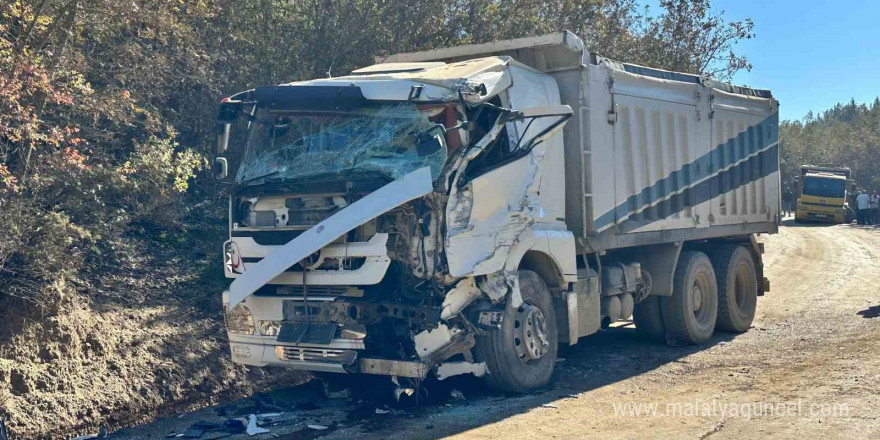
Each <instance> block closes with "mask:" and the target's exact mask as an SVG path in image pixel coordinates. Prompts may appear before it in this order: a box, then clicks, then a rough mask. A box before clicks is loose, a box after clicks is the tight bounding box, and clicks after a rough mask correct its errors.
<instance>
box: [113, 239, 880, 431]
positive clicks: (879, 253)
mask: <svg viewBox="0 0 880 440" xmlns="http://www.w3.org/2000/svg"><path fill="white" fill-rule="evenodd" d="M762 241H764V242H765V243H766V254H765V266H766V270H767V272H766V275H767V276H768V277H769V278H770V280H771V287H772V290H771V292H769V293H768V294H767V295H766V296H764V297H762V298H759V300H758V316H757V317H756V319H755V323H754V327H753V328H752V329H750V330H749V331H748V332H747V333H745V334H741V335H734V334H728V333H719V334H717V335H716V337H715V338H714V339H713V340H712V341H710V342H709V343H707V344H705V345H702V346H697V347H667V346H663V345H656V344H650V343H646V342H642V341H640V340H638V339H637V338H636V337H635V334H634V333H635V331H634V328H633V327H632V325H631V324H630V325H623V326H619V327H616V328H612V329H609V330H607V331H605V332H602V333H601V334H598V335H595V336H593V337H589V338H586V339H584V340H582V341H581V342H580V343H579V344H578V345H577V346H575V347H570V348H563V349H561V350H560V357H561V358H562V359H560V361H559V363H558V364H557V370H556V374H555V375H554V379H553V382H552V383H551V385H550V387H548V388H547V389H546V390H544V391H543V392H541V393H537V394H534V395H528V396H503V395H498V394H493V393H492V392H490V391H488V390H487V389H486V388H485V387H483V386H482V385H481V384H480V383H479V382H477V381H475V380H471V379H468V378H456V379H452V380H450V381H447V382H445V383H434V384H429V385H428V386H427V387H426V389H427V393H428V394H427V396H424V397H423V398H422V399H421V401H420V404H419V405H418V406H415V405H413V402H405V403H403V404H393V403H392V402H390V401H389V400H387V396H388V394H389V392H388V389H387V388H383V387H382V386H381V385H380V384H378V383H377V382H376V381H373V380H369V381H365V380H363V379H357V380H355V381H353V382H349V384H353V385H354V386H353V387H352V389H353V390H354V393H353V396H352V397H351V398H343V399H338V400H331V399H327V398H326V395H325V393H324V389H323V384H322V383H320V382H318V381H313V382H311V383H309V384H307V385H304V386H300V387H296V388H287V389H282V390H278V391H276V392H273V393H270V394H262V395H257V396H255V397H253V398H250V399H244V400H240V401H236V402H232V403H229V404H226V405H223V406H220V407H210V408H205V409H203V410H200V411H197V412H195V413H189V414H184V415H182V416H180V417H177V418H173V419H164V420H159V421H156V422H154V423H152V424H149V425H144V426H140V427H137V428H133V429H130V430H125V431H120V432H117V433H115V434H112V435H111V436H110V437H112V438H117V439H124V440H135V439H150V438H163V437H165V436H166V435H169V434H177V433H182V432H184V430H185V429H187V428H188V427H190V426H192V425H193V423H195V422H197V421H208V422H215V423H224V422H225V421H226V420H227V419H229V418H232V417H235V416H240V415H247V414H251V413H253V414H260V413H272V412H274V413H280V415H277V416H274V419H273V418H272V417H269V418H267V420H275V421H274V422H271V421H266V422H265V423H263V426H264V427H265V428H267V429H269V433H265V434H259V435H256V436H253V437H248V436H247V435H245V434H241V435H232V436H228V437H226V438H230V439H239V438H252V439H268V438H280V439H312V438H321V439H322V440H332V439H340V440H341V439H353V438H363V439H417V438H424V439H439V438H456V439H499V440H500V439H512V438H516V439H547V438H560V439H581V438H589V437H599V436H601V437H602V438H622V439H624V438H632V439H636V438H691V439H706V438H712V439H713V440H715V439H724V438H737V439H744V438H763V437H769V436H773V437H781V438H798V439H801V438H818V437H821V438H825V439H833V438H880V394H878V390H880V356H878V352H880V263H878V261H880V228H878V229H873V228H870V227H860V226H855V225H838V226H801V225H794V224H789V223H788V222H787V223H786V225H785V226H784V227H783V228H782V229H781V231H780V233H779V234H778V235H774V236H767V237H762ZM333 385H334V386H336V387H340V386H341V387H344V386H345V385H346V384H345V383H341V384H340V383H334V384H333ZM452 389H456V390H459V391H461V393H462V394H463V395H464V397H465V400H460V399H458V400H457V399H453V398H452V397H451V391H452ZM652 405H653V408H654V409H653V412H652V409H651V408H652ZM377 409H378V411H377ZM637 411H638V412H639V414H636V412H637ZM646 412H648V414H646ZM273 423H274V425H273ZM309 425H312V427H311V428H310V427H309ZM321 427H326V429H315V428H321ZM219 435H222V433H220V432H216V431H215V432H208V433H206V434H205V435H204V436H203V437H202V438H205V439H208V438H218V437H215V436H219Z"/></svg>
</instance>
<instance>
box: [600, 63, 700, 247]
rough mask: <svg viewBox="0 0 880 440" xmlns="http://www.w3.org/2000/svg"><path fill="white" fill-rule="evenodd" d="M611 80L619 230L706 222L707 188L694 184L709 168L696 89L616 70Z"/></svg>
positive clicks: (662, 228)
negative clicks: (700, 128) (700, 125)
mask: <svg viewBox="0 0 880 440" xmlns="http://www.w3.org/2000/svg"><path fill="white" fill-rule="evenodd" d="M613 78H614V79H613V82H612V83H613V86H612V88H611V93H612V100H613V108H614V111H613V114H609V122H612V123H613V124H614V183H615V184H614V188H615V196H616V206H617V208H616V209H615V221H616V223H617V226H618V230H617V232H618V233H630V232H647V231H658V230H664V229H681V228H696V227H707V226H709V222H708V215H709V203H708V201H709V200H708V199H709V197H708V191H709V189H708V188H707V187H704V186H701V185H698V184H699V183H700V182H701V181H702V180H704V179H705V177H706V175H707V173H708V172H709V169H708V168H709V167H708V160H707V159H706V155H707V154H708V153H709V151H708V150H709V149H708V146H707V145H708V142H700V137H702V136H701V135H704V136H707V135H708V130H706V131H705V132H704V133H701V132H700V131H699V126H698V124H699V123H700V121H699V119H698V113H697V110H698V107H697V104H698V98H699V95H698V88H699V87H701V86H700V85H699V84H698V83H696V82H695V83H693V84H689V83H684V82H672V81H662V80H659V79H655V78H650V77H647V76H641V75H632V74H629V73H625V72H620V71H615V72H614V73H613ZM612 120H613V121H612ZM700 191H704V192H705V194H701V193H700Z"/></svg>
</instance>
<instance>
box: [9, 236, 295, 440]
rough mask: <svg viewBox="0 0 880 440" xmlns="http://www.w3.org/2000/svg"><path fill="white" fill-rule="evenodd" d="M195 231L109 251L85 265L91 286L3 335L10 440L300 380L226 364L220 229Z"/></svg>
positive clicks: (98, 425) (151, 414)
mask: <svg viewBox="0 0 880 440" xmlns="http://www.w3.org/2000/svg"><path fill="white" fill-rule="evenodd" d="M198 232H199V231H189V233H188V234H179V235H174V234H171V233H168V234H157V239H156V240H154V241H153V240H148V239H144V238H142V237H134V238H133V239H131V240H129V241H127V242H124V243H115V244H113V245H110V246H108V247H107V249H106V250H105V254H104V257H105V259H104V260H103V261H102V262H96V263H93V266H95V267H96V269H95V271H96V272H97V273H99V274H100V275H99V276H95V277H94V278H92V279H89V280H83V281H82V283H80V284H78V285H72V286H71V285H68V286H59V289H61V290H62V291H63V292H64V294H65V295H67V299H66V301H65V304H66V305H65V306H64V307H63V308H62V310H61V312H60V313H58V314H54V315H51V316H45V317H36V318H35V319H33V320H29V321H27V322H25V324H24V325H23V326H22V327H21V328H16V329H14V330H11V331H10V330H8V329H7V330H6V332H7V333H12V335H11V336H10V337H9V339H8V340H0V420H4V421H5V425H6V427H7V429H8V430H9V432H10V437H11V438H12V439H41V438H51V439H58V438H68V437H73V436H75V435H79V434H85V433H96V432H99V430H101V429H104V430H107V431H112V430H116V429H119V428H122V427H125V426H131V425H133V424H137V423H144V422H147V421H150V420H153V419H155V418H156V417H160V416H168V415H172V414H176V413H179V412H185V411H191V410H194V409H197V408H201V407H204V406H206V405H211V404H216V403H217V402H222V401H228V400H230V399H235V398H239V397H241V396H245V395H248V394H252V393H254V392H257V391H260V390H263V389H266V388H268V387H269V386H270V385H272V386H278V385H279V384H296V383H300V382H302V381H303V379H304V378H305V377H307V376H306V375H304V374H302V373H299V372H295V371H282V372H278V373H277V374H267V373H266V372H263V371H260V370H254V371H248V370H247V369H245V368H244V367H241V366H236V365H234V364H233V363H232V362H231V359H230V356H229V353H228V350H229V348H228V342H227V341H226V338H225V331H224V329H223V320H222V307H221V301H220V292H221V291H222V289H223V287H224V283H225V280H223V275H222V266H220V264H219V262H217V257H216V255H217V252H218V249H219V248H220V246H221V243H219V242H217V239H216V237H222V231H213V230H212V231H209V232H210V233H206V234H204V236H199V235H198ZM181 249H183V250H182V251H181ZM172 250H174V251H173V252H172ZM0 312H2V311H0Z"/></svg>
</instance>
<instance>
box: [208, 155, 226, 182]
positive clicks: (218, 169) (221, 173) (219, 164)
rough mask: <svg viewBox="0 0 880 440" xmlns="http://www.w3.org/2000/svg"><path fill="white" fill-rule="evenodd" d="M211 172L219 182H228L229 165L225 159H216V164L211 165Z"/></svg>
mask: <svg viewBox="0 0 880 440" xmlns="http://www.w3.org/2000/svg"><path fill="white" fill-rule="evenodd" d="M211 172H213V173H214V178H215V179H217V180H226V178H227V177H228V174H229V164H228V163H227V162H226V158H225V157H215V158H214V163H213V164H212V165H211Z"/></svg>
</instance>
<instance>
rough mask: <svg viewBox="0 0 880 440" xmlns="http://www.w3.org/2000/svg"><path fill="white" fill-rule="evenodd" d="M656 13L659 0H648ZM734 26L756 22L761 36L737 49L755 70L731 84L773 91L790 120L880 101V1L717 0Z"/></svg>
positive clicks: (714, 3)
mask: <svg viewBox="0 0 880 440" xmlns="http://www.w3.org/2000/svg"><path fill="white" fill-rule="evenodd" d="M642 3H644V4H647V5H649V6H650V7H651V9H652V13H656V12H657V9H658V8H659V6H658V2H657V0H642ZM712 7H713V9H715V10H716V11H719V12H720V11H724V17H725V18H726V19H727V20H728V21H733V20H741V19H745V18H751V19H752V21H754V22H755V29H754V33H755V34H756V37H755V38H754V39H751V40H746V41H743V42H741V43H739V45H738V46H737V47H736V49H735V51H736V52H737V53H739V54H744V55H746V57H748V59H749V61H750V62H751V63H752V65H753V68H752V70H751V72H745V71H742V72H740V73H737V74H736V75H735V76H734V77H733V80H732V81H731V82H733V83H734V84H738V85H748V86H752V87H756V88H761V89H770V90H771V91H772V92H773V96H774V97H775V98H776V99H777V100H779V102H780V106H779V113H780V118H782V119H801V118H803V117H804V116H805V115H806V114H807V112H808V111H810V110H812V111H813V113H821V112H822V111H823V110H825V109H828V108H830V107H833V106H834V104H836V103H839V102H849V101H850V99H855V101H856V102H857V103H865V102H872V101H874V98H875V97H877V96H878V95H880V0H861V1H858V0H836V1H822V0H799V1H795V0H713V1H712Z"/></svg>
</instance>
